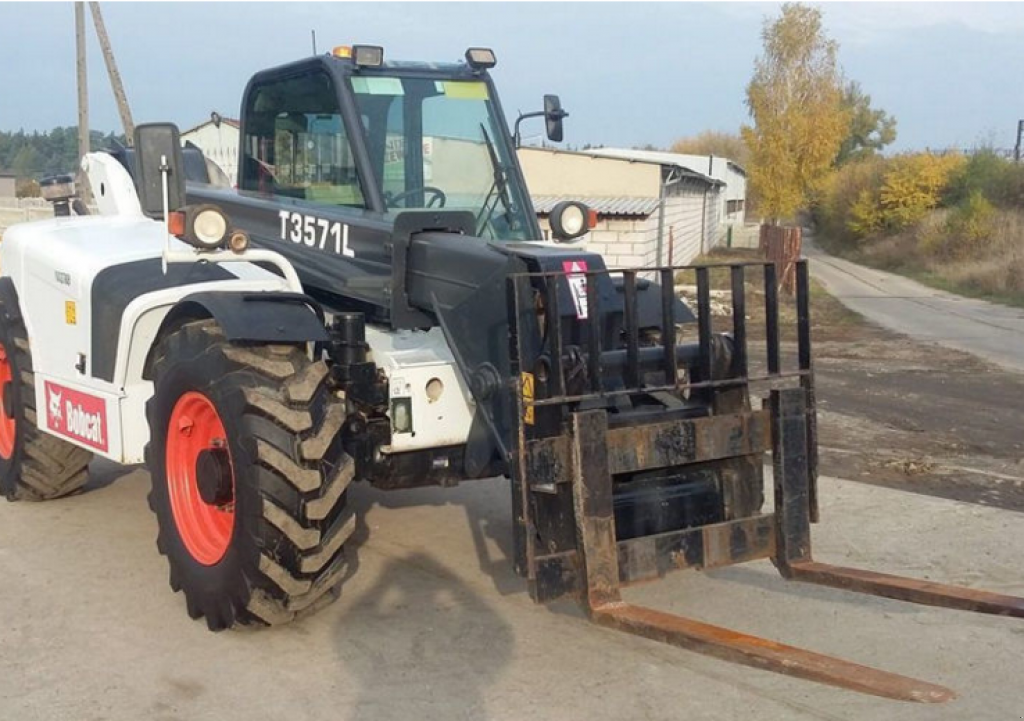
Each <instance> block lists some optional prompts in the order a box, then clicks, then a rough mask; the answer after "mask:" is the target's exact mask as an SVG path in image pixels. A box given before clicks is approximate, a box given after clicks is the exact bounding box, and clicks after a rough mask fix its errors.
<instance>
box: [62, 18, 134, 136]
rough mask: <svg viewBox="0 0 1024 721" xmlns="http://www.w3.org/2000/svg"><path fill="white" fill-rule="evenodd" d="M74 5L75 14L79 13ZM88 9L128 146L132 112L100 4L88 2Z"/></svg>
mask: <svg viewBox="0 0 1024 721" xmlns="http://www.w3.org/2000/svg"><path fill="white" fill-rule="evenodd" d="M80 5H81V3H79V4H76V6H75V7H76V12H80V9H79V6H80ZM89 9H90V10H91V11H92V22H93V25H95V26H96V37H97V38H98V39H99V41H100V49H101V50H102V51H103V60H104V61H105V62H106V64H107V75H109V76H110V87H111V89H112V90H113V91H114V100H116V101H117V112H118V113H120V114H121V124H122V125H123V126H124V135H125V138H127V141H128V145H131V144H132V142H133V137H134V135H135V123H134V122H133V121H132V111H131V109H130V108H129V107H128V97H127V96H126V95H125V93H124V85H123V84H122V83H121V74H120V73H119V72H118V71H117V61H115V60H114V51H113V50H111V48H110V38H109V37H107V28H106V26H105V25H104V24H103V15H102V14H101V13H100V4H99V3H98V2H90V3H89Z"/></svg>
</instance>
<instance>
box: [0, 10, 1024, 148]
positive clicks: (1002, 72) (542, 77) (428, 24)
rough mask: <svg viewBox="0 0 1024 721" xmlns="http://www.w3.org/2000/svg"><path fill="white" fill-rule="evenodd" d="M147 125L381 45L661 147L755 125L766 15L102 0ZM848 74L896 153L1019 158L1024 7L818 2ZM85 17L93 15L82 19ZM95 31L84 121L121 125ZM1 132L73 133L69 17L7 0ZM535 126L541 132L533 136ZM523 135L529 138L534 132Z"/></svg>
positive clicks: (606, 138) (602, 130)
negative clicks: (458, 64) (475, 54)
mask: <svg viewBox="0 0 1024 721" xmlns="http://www.w3.org/2000/svg"><path fill="white" fill-rule="evenodd" d="M102 7H103V11H104V16H105V19H106V23H107V29H108V32H109V34H110V38H111V43H112V44H113V47H114V51H115V53H116V55H117V60H118V63H119V65H120V69H121V73H122V76H123V79H124V84H125V88H126V91H127V94H128V99H129V101H130V103H131V106H132V111H133V113H134V115H135V119H136V121H137V122H141V121H154V120H173V121H175V122H177V123H178V124H179V125H181V126H183V127H185V126H190V125H194V124H196V123H198V122H201V121H202V120H204V119H206V118H208V117H209V113H210V111H211V110H217V111H219V112H221V113H222V114H223V115H225V116H229V117H235V116H237V114H238V108H239V103H240V99H241V93H242V90H243V88H244V86H245V82H246V80H247V79H248V78H249V76H250V75H251V74H252V73H253V72H255V71H257V70H259V69H261V68H265V67H270V66H273V65H276V64H280V63H283V62H287V61H289V60H294V59H298V58H301V57H305V56H307V55H309V54H310V52H311V46H310V29H315V30H316V33H317V39H318V42H319V46H320V47H319V49H320V51H321V52H323V51H324V50H325V49H327V48H329V47H330V46H332V45H338V44H351V43H356V42H362V43H368V44H380V45H383V46H384V48H385V54H386V55H387V56H388V57H391V58H394V59H422V60H456V59H459V58H461V56H462V53H463V51H464V49H465V48H466V47H467V46H471V45H483V46H490V47H493V48H494V49H495V52H496V53H497V56H498V67H497V68H496V70H495V71H494V75H495V79H496V82H497V84H498V88H499V91H500V92H501V94H502V100H503V103H504V106H505V110H506V112H507V113H509V114H510V115H513V114H514V113H515V111H516V110H522V111H524V112H526V111H530V110H536V109H538V106H539V105H540V101H541V96H542V95H543V94H544V93H557V94H559V95H561V97H562V103H563V105H564V106H565V108H566V109H567V110H568V111H569V112H570V115H571V117H570V118H569V119H568V120H567V121H566V123H567V124H566V142H567V143H571V144H573V145H582V144H584V143H592V144H603V145H625V146H630V145H641V144H646V143H651V144H654V145H656V146H667V145H669V144H671V142H672V141H673V140H674V139H676V138H679V137H681V136H685V135H690V134H694V133H697V132H699V131H701V130H705V129H715V130H727V131H735V130H736V129H737V128H738V127H739V126H740V124H742V123H744V122H746V121H747V120H748V116H747V112H746V107H745V105H744V88H745V86H746V83H747V82H748V80H749V78H750V74H751V70H752V66H753V61H754V58H755V56H756V55H757V54H758V53H759V52H760V47H761V46H760V36H759V34H760V31H761V26H762V21H763V18H764V17H765V16H766V15H776V14H777V13H778V6H777V5H776V4H769V3H763V4H754V3H716V4H704V3H658V4H642V3H615V2H609V3H600V4H586V3H571V4H569V3H566V4H557V3H548V2H543V3H526V4H511V3H508V4H506V3H486V4H485V3H465V4H458V3H428V2H424V3H415V4H404V3H381V2H378V3H372V4H370V3H313V4H306V3H288V4H284V3H230V4H227V3H225V4H211V3H187V4H170V3H166V4H165V3H110V2H107V3H103V6H102ZM822 8H823V11H824V15H825V24H826V28H827V31H828V33H829V34H830V35H831V37H833V38H834V39H836V40H838V42H839V44H840V53H839V56H840V62H841V64H842V66H843V69H844V71H845V73H846V75H847V76H848V77H849V78H853V79H856V80H859V81H860V82H861V84H862V86H863V88H864V90H865V91H866V92H868V93H869V94H870V95H871V96H872V98H873V100H874V102H875V104H876V105H878V106H880V107H882V108H884V109H886V110H887V111H889V112H890V113H892V114H894V115H895V116H896V117H897V119H898V121H899V139H898V141H897V144H896V149H911V148H924V147H933V148H945V147H951V146H970V145H972V144H975V143H978V142H989V143H994V144H995V145H997V146H999V147H1010V146H1012V145H1013V143H1014V133H1015V128H1016V122H1017V119H1018V118H1021V117H1024V81H1022V78H1021V76H1022V74H1024V4H1016V3H1013V4H986V3H970V4H968V3H963V4H959V3H948V4H933V3H912V4H910V3H907V4H891V3H871V4H857V5H854V4H846V3H835V4H832V3H829V4H825V5H822ZM87 15H88V13H87ZM89 34H90V48H89V89H90V102H91V111H90V112H91V114H92V122H91V124H92V126H93V128H95V129H101V130H104V131H106V130H115V129H117V130H119V129H120V124H119V120H118V116H117V113H116V108H115V106H114V101H113V96H112V94H111V91H110V86H109V83H108V82H107V77H106V73H105V71H104V68H103V59H102V56H101V55H100V52H99V48H98V45H97V43H96V40H95V35H94V34H93V33H92V30H91V27H90V30H89ZM0 67H2V68H3V71H2V72H0V130H16V129H19V128H24V129H26V130H48V129H50V128H52V127H54V126H57V125H74V124H76V122H77V120H76V110H75V108H76V95H75V50H74V12H73V9H72V6H71V5H70V4H64V3H31V4H30V3H4V2H0ZM537 131H539V127H538V128H537V129H536V130H534V131H533V132H537ZM527 134H529V131H528V133H527Z"/></svg>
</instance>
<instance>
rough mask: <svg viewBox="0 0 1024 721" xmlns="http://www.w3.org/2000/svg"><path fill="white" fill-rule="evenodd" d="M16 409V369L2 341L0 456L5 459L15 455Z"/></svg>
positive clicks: (0, 351)
mask: <svg viewBox="0 0 1024 721" xmlns="http://www.w3.org/2000/svg"><path fill="white" fill-rule="evenodd" d="M14 410H15V409H14V369H12V368H11V362H10V360H9V359H8V357H7V349H6V348H5V347H4V345H3V344H2V343H0V411H2V412H0V458H2V459H4V460H10V459H11V458H13V457H14V446H15V441H16V440H17V431H18V427H17V421H16V420H15V418H14Z"/></svg>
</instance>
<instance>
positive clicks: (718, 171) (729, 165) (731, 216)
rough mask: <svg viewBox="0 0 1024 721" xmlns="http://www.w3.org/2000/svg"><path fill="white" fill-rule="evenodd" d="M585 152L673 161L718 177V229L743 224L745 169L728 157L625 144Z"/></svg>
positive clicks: (617, 156)
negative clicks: (635, 147) (721, 185)
mask: <svg viewBox="0 0 1024 721" xmlns="http://www.w3.org/2000/svg"><path fill="white" fill-rule="evenodd" d="M588 152H591V153H594V154H595V155H604V156H608V157H615V158H629V159H632V160H650V161H655V162H663V163H676V164H679V165H681V166H683V167H684V168H689V169H690V170H692V171H694V172H697V173H703V174H704V175H707V176H709V177H711V178H714V179H715V180H718V181H721V182H722V183H724V186H725V187H724V190H723V192H722V193H721V194H720V195H719V204H720V207H719V213H718V218H719V221H720V224H721V226H720V232H722V233H725V232H727V230H728V227H729V226H735V225H742V224H743V221H744V217H745V214H746V205H747V171H746V170H744V169H743V168H742V167H740V165H739V164H738V163H736V162H734V161H732V160H729V159H728V158H723V157H719V156H717V155H689V154H685V153H663V152H661V151H657V150H631V149H628V148H597V149H595V150H591V151H588Z"/></svg>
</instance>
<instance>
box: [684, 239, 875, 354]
mask: <svg viewBox="0 0 1024 721" xmlns="http://www.w3.org/2000/svg"><path fill="white" fill-rule="evenodd" d="M763 261H764V258H762V257H761V255H760V253H759V252H758V251H757V250H752V249H745V248H731V249H724V248H723V249H718V250H714V251H712V252H710V253H707V254H705V255H702V256H700V257H698V258H697V259H695V260H694V261H693V263H692V264H693V265H716V264H729V263H738V262H763ZM709 275H710V279H711V288H712V290H721V291H728V290H729V289H730V280H731V278H730V272H729V269H728V268H726V267H719V268H712V269H711V272H710V274H709ZM676 283H677V284H678V285H696V278H695V274H694V273H693V272H692V271H685V272H682V273H679V274H678V275H677V276H676ZM744 286H745V290H746V292H745V295H746V300H747V316H746V317H747V334H748V335H749V337H750V338H751V339H753V340H757V339H763V338H764V334H765V310H764V280H763V275H762V274H761V273H759V272H758V271H757V269H756V268H750V269H748V270H747V271H746V275H745V283H744ZM810 291H811V298H810V306H811V324H812V326H813V329H814V334H815V336H816V337H817V338H819V339H821V338H824V337H826V336H831V335H843V333H844V332H845V330H846V329H849V328H850V327H851V326H855V325H860V324H861V323H863V322H864V319H863V317H862V316H860V315H859V314H857V313H854V312H853V311H852V310H850V309H849V308H847V307H846V306H844V305H843V304H842V303H840V302H839V301H838V300H836V299H835V298H834V297H833V296H831V295H830V294H829V293H828V291H826V290H825V289H824V287H822V286H821V285H820V284H819V283H818V282H817V281H815V280H814V279H813V278H812V279H811V286H810ZM727 297H728V296H727ZM729 302H730V303H731V301H729ZM730 307H731V306H730ZM796 317H797V316H796V299H795V298H792V297H789V296H787V295H786V294H785V293H780V294H779V330H780V336H781V338H782V339H783V340H786V341H791V340H795V339H796ZM731 327H732V320H731V318H728V317H716V318H715V322H714V328H715V330H716V331H719V332H724V331H729V330H731Z"/></svg>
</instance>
